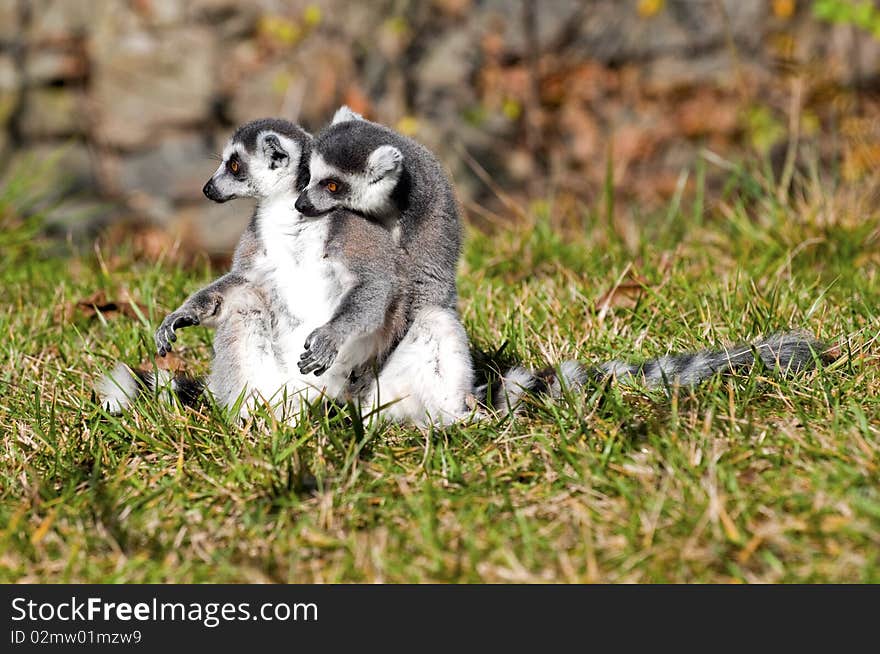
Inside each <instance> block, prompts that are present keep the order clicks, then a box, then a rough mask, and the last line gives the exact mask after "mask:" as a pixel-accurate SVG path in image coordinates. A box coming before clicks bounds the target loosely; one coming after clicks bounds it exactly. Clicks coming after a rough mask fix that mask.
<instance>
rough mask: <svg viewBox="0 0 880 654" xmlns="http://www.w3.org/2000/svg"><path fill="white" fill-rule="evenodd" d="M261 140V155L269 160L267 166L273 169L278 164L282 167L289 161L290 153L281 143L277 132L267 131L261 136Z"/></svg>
mask: <svg viewBox="0 0 880 654" xmlns="http://www.w3.org/2000/svg"><path fill="white" fill-rule="evenodd" d="M261 142H262V148H263V156H264V157H266V159H267V160H268V161H269V168H271V169H272V170H275V169H276V168H278V167H279V166H281V167H284V166H287V164H289V163H290V155H289V154H288V153H287V150H285V149H284V146H282V145H281V139H279V138H278V135H277V134H273V133H271V132H269V133H268V134H266V135H265V136H263V137H262V138H261Z"/></svg>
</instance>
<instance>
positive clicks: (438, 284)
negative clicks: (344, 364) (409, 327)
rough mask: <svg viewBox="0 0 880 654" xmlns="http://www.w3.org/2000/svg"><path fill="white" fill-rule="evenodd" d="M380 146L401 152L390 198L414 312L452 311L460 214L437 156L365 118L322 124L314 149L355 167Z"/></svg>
mask: <svg viewBox="0 0 880 654" xmlns="http://www.w3.org/2000/svg"><path fill="white" fill-rule="evenodd" d="M382 145H392V146H394V147H396V148H397V149H398V150H400V152H401V153H402V154H403V172H402V174H401V177H400V181H399V182H398V184H397V186H396V188H395V189H394V192H393V194H392V199H393V205H394V207H395V209H396V211H397V213H398V215H397V216H396V218H397V221H398V222H399V226H400V244H401V246H402V247H403V248H404V249H405V250H406V251H407V252H408V253H409V258H410V260H411V262H412V264H411V265H412V272H411V274H410V277H411V280H412V286H413V308H414V311H415V310H418V309H419V308H421V307H424V306H430V305H437V306H441V307H444V308H449V309H452V310H456V309H457V306H456V305H457V300H458V296H457V291H456V279H455V278H456V268H457V265H458V259H459V256H460V255H461V240H462V227H461V218H460V215H459V209H458V203H457V201H456V198H455V193H454V191H453V188H452V184H451V183H450V181H449V178H448V176H447V175H446V173H445V172H444V170H443V167H442V165H441V164H440V162H439V161H437V159H436V157H434V155H433V154H431V152H430V151H429V150H428V149H427V148H425V147H424V146H422V145H420V144H419V143H416V142H415V141H413V140H412V139H409V138H407V137H405V136H402V135H401V134H398V133H397V132H395V131H393V130H391V129H389V128H387V127H385V126H383V125H379V124H377V123H373V122H370V121H366V120H348V121H345V122H338V123H336V124H334V125H330V126H329V127H326V128H325V129H324V130H322V131H321V132H320V133H319V134H318V135H317V136H316V137H315V140H314V143H313V145H312V148H313V150H314V151H315V152H318V153H320V154H321V156H322V157H323V158H324V159H325V161H327V162H328V163H330V164H331V165H333V166H335V167H337V168H339V169H340V170H343V171H346V172H359V171H362V170H364V169H365V168H366V165H367V158H368V157H369V155H370V153H371V152H373V151H374V150H375V149H376V148H378V147H379V146H382ZM371 218H377V219H379V220H382V219H383V218H384V219H386V220H385V221H384V222H386V224H388V223H387V218H388V217H379V216H371ZM377 255H378V256H382V253H377Z"/></svg>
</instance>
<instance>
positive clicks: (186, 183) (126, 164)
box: [114, 134, 217, 202]
mask: <svg viewBox="0 0 880 654" xmlns="http://www.w3.org/2000/svg"><path fill="white" fill-rule="evenodd" d="M210 154H211V152H210V150H209V149H208V148H207V147H206V145H205V141H204V139H203V138H202V137H201V136H200V135H198V134H182V135H174V136H171V137H167V138H164V139H162V140H161V141H160V142H159V143H158V145H157V146H156V147H155V148H151V149H149V150H145V151H143V152H135V153H130V154H128V155H126V156H124V157H122V158H120V159H119V160H118V162H117V165H116V168H115V174H114V182H115V184H116V185H117V186H118V189H119V190H120V191H121V192H122V193H124V194H126V195H128V194H132V193H135V194H139V195H142V196H144V197H146V198H163V199H165V200H170V201H182V200H186V201H198V200H203V199H204V197H203V196H202V186H204V184H205V182H206V181H208V178H209V177H210V176H211V174H212V173H213V172H214V170H216V168H217V162H216V161H215V160H213V159H211V158H210V157H209V155H210ZM205 201H206V202H207V200H205Z"/></svg>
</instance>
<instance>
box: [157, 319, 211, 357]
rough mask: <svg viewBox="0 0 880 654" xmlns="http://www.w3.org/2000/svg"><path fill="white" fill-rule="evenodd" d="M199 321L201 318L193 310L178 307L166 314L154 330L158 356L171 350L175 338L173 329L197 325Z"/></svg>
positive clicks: (162, 355)
mask: <svg viewBox="0 0 880 654" xmlns="http://www.w3.org/2000/svg"><path fill="white" fill-rule="evenodd" d="M200 322H201V320H200V319H199V317H198V316H197V315H196V314H195V313H194V312H192V311H189V310H186V309H178V310H177V311H175V312H174V313H171V314H169V315H167V316H166V317H165V320H163V321H162V324H161V325H159V329H157V330H156V336H155V339H156V349H157V350H159V356H160V357H164V356H165V355H166V354H167V353H168V352H170V351H171V344H172V343H173V342H174V341H176V340H177V335H176V334H175V333H174V330H175V329H182V328H184V327H190V326H192V325H198V324H199V323H200Z"/></svg>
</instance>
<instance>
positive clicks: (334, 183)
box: [320, 177, 346, 194]
mask: <svg viewBox="0 0 880 654" xmlns="http://www.w3.org/2000/svg"><path fill="white" fill-rule="evenodd" d="M320 183H321V186H322V187H323V188H325V189H326V190H327V191H329V192H330V193H333V194H339V193H342V192H343V191H344V190H345V189H346V185H345V184H344V183H343V182H341V181H339V180H338V179H336V178H335V177H328V178H326V179H322V180H321V182H320Z"/></svg>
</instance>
